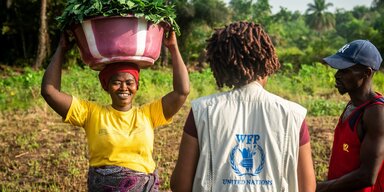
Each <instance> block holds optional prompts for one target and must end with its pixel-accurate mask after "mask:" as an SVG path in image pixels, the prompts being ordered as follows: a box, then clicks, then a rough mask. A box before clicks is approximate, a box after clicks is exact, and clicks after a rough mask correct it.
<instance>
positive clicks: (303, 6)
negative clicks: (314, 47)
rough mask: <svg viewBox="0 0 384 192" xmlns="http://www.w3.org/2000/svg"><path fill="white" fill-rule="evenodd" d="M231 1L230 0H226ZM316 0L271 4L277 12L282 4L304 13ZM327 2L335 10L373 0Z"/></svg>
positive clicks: (283, 0)
mask: <svg viewBox="0 0 384 192" xmlns="http://www.w3.org/2000/svg"><path fill="white" fill-rule="evenodd" d="M224 1H225V2H229V1H230V0H224ZM313 2H314V0H269V4H270V5H271V6H272V13H273V14H275V13H277V12H279V11H280V6H282V7H285V8H287V9H288V10H290V11H296V10H298V11H300V12H301V13H304V12H305V10H307V8H308V3H312V4H313ZM325 2H327V3H332V4H333V6H332V7H330V9H329V11H331V12H334V11H335V10H336V8H338V9H341V8H342V9H345V10H352V9H353V7H355V6H357V5H364V6H366V7H370V6H371V4H372V0H326V1H325Z"/></svg>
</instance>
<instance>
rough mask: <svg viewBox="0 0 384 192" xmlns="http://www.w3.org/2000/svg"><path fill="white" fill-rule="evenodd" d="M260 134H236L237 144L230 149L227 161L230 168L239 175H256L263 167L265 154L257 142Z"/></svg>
mask: <svg viewBox="0 0 384 192" xmlns="http://www.w3.org/2000/svg"><path fill="white" fill-rule="evenodd" d="M259 139H260V135H240V134H237V135H236V142H237V145H236V146H235V147H234V148H233V149H232V150H231V153H230V155H229V161H230V163H231V168H232V170H233V171H234V172H235V173H236V174H237V175H239V176H243V175H249V176H256V175H257V174H259V173H260V172H261V171H262V170H263V167H264V163H265V154H264V150H263V148H262V147H261V146H260V145H259V144H257V141H258V140H259Z"/></svg>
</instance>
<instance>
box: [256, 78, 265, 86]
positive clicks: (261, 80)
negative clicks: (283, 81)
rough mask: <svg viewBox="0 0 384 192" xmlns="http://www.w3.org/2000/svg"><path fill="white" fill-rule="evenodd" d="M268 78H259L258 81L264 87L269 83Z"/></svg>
mask: <svg viewBox="0 0 384 192" xmlns="http://www.w3.org/2000/svg"><path fill="white" fill-rule="evenodd" d="M267 80H268V76H266V77H264V78H257V79H256V82H257V83H259V84H260V85H261V86H262V87H265V85H266V84H267Z"/></svg>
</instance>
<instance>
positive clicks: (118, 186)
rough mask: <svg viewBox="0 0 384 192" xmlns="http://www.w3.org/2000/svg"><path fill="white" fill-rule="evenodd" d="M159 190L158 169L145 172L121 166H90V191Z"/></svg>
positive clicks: (147, 191) (145, 191)
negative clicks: (148, 172)
mask: <svg viewBox="0 0 384 192" xmlns="http://www.w3.org/2000/svg"><path fill="white" fill-rule="evenodd" d="M158 190H159V178H158V175H157V171H155V172H154V173H152V174H145V173H142V172H137V171H133V170H131V169H128V168H125V167H119V166H102V167H90V168H89V172H88V191H90V192H99V191H100V192H127V191H130V192H157V191H158Z"/></svg>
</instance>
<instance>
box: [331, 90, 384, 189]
mask: <svg viewBox="0 0 384 192" xmlns="http://www.w3.org/2000/svg"><path fill="white" fill-rule="evenodd" d="M383 104H384V98H383V97H382V96H381V95H377V97H375V98H374V99H373V100H370V101H367V102H366V103H364V104H362V105H360V106H358V107H356V108H355V109H354V110H353V111H352V113H351V114H350V115H349V116H348V117H347V118H345V120H344V121H343V120H342V117H343V115H344V112H345V110H344V112H343V114H342V116H341V117H340V119H339V122H338V124H337V126H336V129H335V135H334V140H333V147H332V156H331V160H330V163H329V172H328V179H329V180H332V179H337V178H339V177H341V176H343V175H346V174H347V173H350V172H352V171H354V170H356V169H358V168H359V167H360V164H361V162H360V148H361V141H362V140H361V137H360V138H359V134H358V131H357V126H358V124H359V122H360V120H361V119H362V116H363V112H364V109H366V108H367V107H370V106H373V105H383ZM383 191H384V162H383V164H382V166H381V169H380V171H379V174H378V177H377V179H376V183H375V185H374V186H371V187H366V188H364V189H361V190H357V191H355V192H383Z"/></svg>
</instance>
